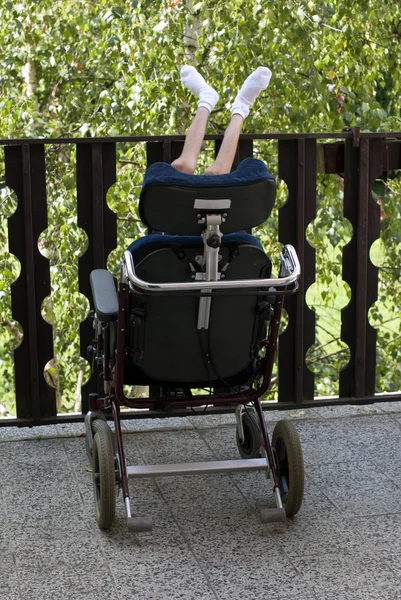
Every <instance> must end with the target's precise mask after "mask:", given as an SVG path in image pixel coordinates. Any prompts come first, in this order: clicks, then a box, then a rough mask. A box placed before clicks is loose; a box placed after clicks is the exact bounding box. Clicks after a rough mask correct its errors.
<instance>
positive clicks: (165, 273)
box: [125, 159, 275, 388]
mask: <svg viewBox="0 0 401 600" xmlns="http://www.w3.org/2000/svg"><path fill="white" fill-rule="evenodd" d="M247 172H248V173H249V181H248V182H247V177H246V174H247ZM198 198H200V199H202V200H207V201H209V204H208V206H209V208H208V209H207V211H209V212H211V213H213V211H214V210H215V209H214V208H213V207H214V206H216V207H220V206H221V205H220V204H219V201H223V202H226V201H227V199H228V200H230V201H231V203H230V204H231V205H230V208H229V209H227V210H226V209H220V208H216V211H217V212H220V213H222V214H224V215H226V216H225V217H224V218H223V219H222V223H221V231H222V233H223V234H224V231H226V233H225V234H224V235H221V237H220V243H219V246H218V249H217V252H218V258H217V261H218V271H219V277H220V278H221V279H223V278H224V279H233V280H241V279H260V278H269V277H270V275H271V262H270V260H269V258H268V257H267V256H266V254H265V252H264V250H263V248H262V245H261V244H260V242H259V241H258V240H257V239H256V238H255V237H253V236H252V235H250V234H248V233H246V232H245V231H238V230H240V229H243V228H244V227H250V226H255V225H259V224H260V223H262V222H264V221H265V220H266V218H267V217H268V216H269V214H270V212H271V209H272V207H273V205H274V199H275V181H274V178H273V177H272V176H271V175H270V174H269V172H268V170H267V168H266V166H265V165H264V163H262V162H261V161H259V160H255V159H246V160H245V161H243V162H242V163H241V164H240V165H239V167H238V169H237V170H236V171H234V172H233V173H230V174H228V175H220V176H202V175H201V176H197V175H186V174H184V173H180V172H179V171H177V170H176V169H175V168H174V167H171V165H168V164H165V163H155V164H154V165H152V166H151V167H150V168H149V169H148V171H147V173H146V176H145V180H144V186H143V190H142V193H141V197H140V205H139V213H140V216H141V218H142V220H143V222H144V223H145V224H146V225H147V226H148V227H150V228H152V229H159V230H162V231H164V232H167V233H157V234H151V235H148V236H145V237H143V238H140V239H138V240H136V241H135V242H133V243H132V244H131V245H130V246H129V248H128V250H129V251H130V252H131V254H132V257H133V259H134V264H135V271H136V274H137V275H138V276H139V277H141V278H142V279H143V280H145V281H148V282H152V283H164V282H190V281H193V280H194V279H198V278H200V277H202V276H203V271H204V270H205V257H204V252H205V247H206V242H205V236H204V234H203V237H202V236H201V235H200V234H201V233H202V231H204V230H205V223H202V222H201V221H202V219H201V218H199V217H200V216H201V215H200V214H197V210H195V209H194V202H195V201H196V199H198ZM210 207H211V208H210ZM202 214H203V213H202ZM233 228H234V229H235V230H236V231H234V232H232V229H233ZM205 289H206V290H207V286H206V285H205ZM202 301H204V300H202ZM199 305H200V300H199V293H198V294H196V295H193V294H191V295H188V294H187V295H183V294H173V295H172V294H165V295H163V294H161V295H160V294H158V295H140V294H139V295H137V294H130V298H129V315H130V317H129V331H128V332H127V346H128V347H129V349H130V350H129V353H128V354H129V356H128V358H127V359H126V368H125V374H126V375H125V377H126V379H127V381H126V383H135V384H138V385H146V384H150V385H155V384H156V383H158V382H160V384H166V383H170V384H171V385H172V386H173V385H176V386H186V387H193V388H195V387H205V386H209V387H210V386H219V385H220V386H221V385H222V382H228V383H229V384H230V385H234V384H235V385H243V384H246V383H247V382H248V381H249V379H250V377H251V376H252V373H253V370H254V369H253V363H254V361H255V351H254V345H255V342H256V341H257V340H260V339H263V338H264V337H265V333H266V322H267V320H268V318H269V317H270V314H271V313H270V305H269V302H268V293H267V290H265V292H264V293H263V294H262V295H260V294H255V293H252V292H247V293H245V294H243V295H240V294H238V291H237V292H235V291H234V290H233V291H229V292H228V293H226V294H224V295H215V296H213V297H212V298H211V301H210V315H209V317H210V318H209V321H208V326H207V327H199V322H198V318H199Z"/></svg>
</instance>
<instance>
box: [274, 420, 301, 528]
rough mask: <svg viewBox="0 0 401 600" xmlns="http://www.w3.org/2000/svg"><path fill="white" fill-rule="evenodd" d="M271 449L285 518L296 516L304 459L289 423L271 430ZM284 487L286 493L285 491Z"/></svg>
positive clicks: (296, 434) (283, 423)
mask: <svg viewBox="0 0 401 600" xmlns="http://www.w3.org/2000/svg"><path fill="white" fill-rule="evenodd" d="M272 448H273V452H274V456H275V459H276V463H278V464H277V470H278V476H279V482H280V493H281V500H282V502H283V507H284V508H285V512H286V515H287V517H293V516H294V515H296V514H297V512H298V511H299V509H300V508H301V505H302V500H303V497H304V479H305V476H304V459H303V455H302V448H301V442H300V440H299V436H298V432H297V430H296V427H295V425H294V424H293V423H292V422H291V421H279V422H278V423H276V426H275V428H274V430H273V437H272ZM286 487H287V488H288V491H286Z"/></svg>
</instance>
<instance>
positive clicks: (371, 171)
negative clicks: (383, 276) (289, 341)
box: [340, 137, 383, 398]
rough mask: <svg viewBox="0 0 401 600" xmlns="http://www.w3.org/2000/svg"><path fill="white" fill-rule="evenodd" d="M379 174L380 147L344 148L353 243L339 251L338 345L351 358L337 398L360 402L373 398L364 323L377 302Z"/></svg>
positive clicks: (371, 356)
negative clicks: (374, 259)
mask: <svg viewBox="0 0 401 600" xmlns="http://www.w3.org/2000/svg"><path fill="white" fill-rule="evenodd" d="M382 172H383V142H382V141H381V140H376V139H372V140H369V138H366V137H364V138H361V140H360V147H354V146H353V144H352V140H346V142H345V167H344V216H345V217H346V218H347V219H348V220H349V221H350V223H351V225H352V227H353V237H352V239H351V241H350V243H349V244H347V245H346V246H344V248H343V279H344V281H346V282H347V283H348V285H349V286H350V288H351V299H350V302H349V304H348V305H347V306H346V307H345V308H344V309H343V310H342V315H341V316H342V325H341V339H342V340H343V341H344V342H345V343H346V344H348V346H349V348H350V352H351V356H350V361H349V363H348V365H346V366H345V367H344V369H342V371H341V373H340V396H341V397H345V398H347V397H348V398H349V397H355V398H361V397H367V396H371V395H373V394H374V391H375V371H376V330H375V329H374V328H373V327H371V325H370V324H369V320H368V313H369V308H370V306H371V305H372V304H373V303H374V302H375V301H376V299H377V282H378V270H377V267H375V266H374V265H373V264H372V263H371V261H370V257H369V252H370V248H371V245H372V244H373V242H374V241H375V240H376V239H377V238H378V237H379V235H380V207H379V205H378V204H377V203H376V202H375V201H374V200H373V198H372V194H371V190H372V186H373V183H374V181H375V180H376V179H377V178H378V177H380V176H381V174H382Z"/></svg>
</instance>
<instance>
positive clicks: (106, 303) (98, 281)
mask: <svg viewBox="0 0 401 600" xmlns="http://www.w3.org/2000/svg"><path fill="white" fill-rule="evenodd" d="M90 283H91V288H92V294H93V302H94V304H95V312H96V314H97V316H98V318H99V319H100V320H101V321H106V322H108V321H117V318H118V296H117V292H116V286H115V284H114V279H113V276H112V275H111V273H109V272H108V271H107V270H106V269H95V270H94V271H92V273H91V274H90Z"/></svg>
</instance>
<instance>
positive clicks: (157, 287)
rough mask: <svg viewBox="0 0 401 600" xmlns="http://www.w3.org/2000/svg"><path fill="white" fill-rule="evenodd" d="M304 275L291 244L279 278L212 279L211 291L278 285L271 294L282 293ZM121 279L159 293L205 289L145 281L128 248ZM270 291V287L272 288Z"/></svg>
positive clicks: (284, 254) (192, 283)
mask: <svg viewBox="0 0 401 600" xmlns="http://www.w3.org/2000/svg"><path fill="white" fill-rule="evenodd" d="M300 275H301V266H300V264H299V260H298V256H297V253H296V251H295V248H294V247H293V246H291V244H287V245H286V246H284V249H283V251H282V253H281V255H280V277H279V278H277V279H264V278H261V279H231V280H223V281H210V283H208V289H210V290H236V289H238V290H241V289H247V288H275V289H274V290H271V291H272V293H277V294H279V293H280V291H281V289H282V288H286V287H288V286H289V285H294V284H296V282H297V281H298V279H299V277H300ZM121 278H122V279H121V281H122V282H123V283H129V284H130V288H131V289H133V291H134V292H135V289H139V290H141V291H144V292H148V293H158V292H195V291H202V290H203V291H204V289H205V284H204V282H202V281H185V282H183V281H182V282H175V283H173V282H171V283H151V282H150V281H144V280H143V279H141V278H140V277H138V276H137V274H136V272H135V265H134V259H133V258H132V254H131V252H129V251H128V250H126V251H125V252H124V256H123V260H122V273H121ZM269 292H270V290H269Z"/></svg>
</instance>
